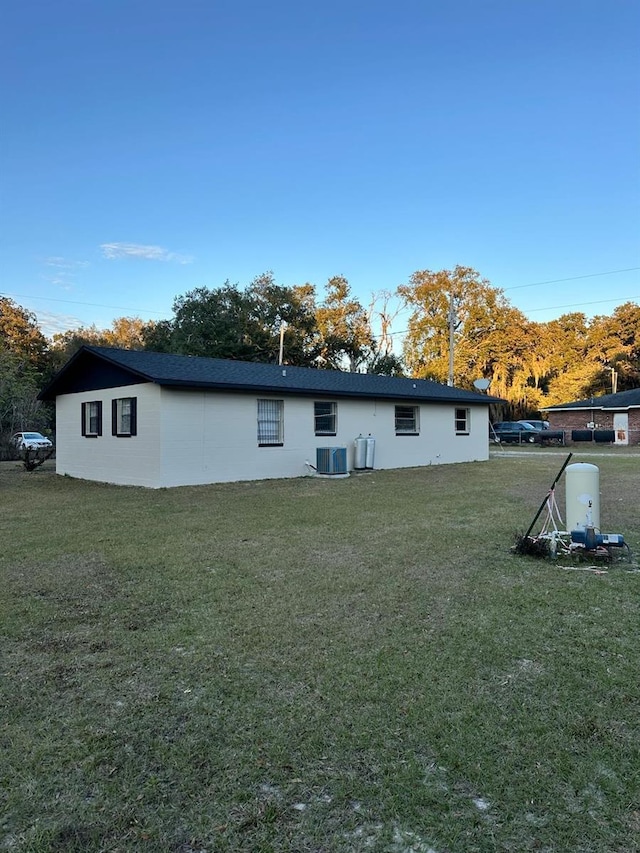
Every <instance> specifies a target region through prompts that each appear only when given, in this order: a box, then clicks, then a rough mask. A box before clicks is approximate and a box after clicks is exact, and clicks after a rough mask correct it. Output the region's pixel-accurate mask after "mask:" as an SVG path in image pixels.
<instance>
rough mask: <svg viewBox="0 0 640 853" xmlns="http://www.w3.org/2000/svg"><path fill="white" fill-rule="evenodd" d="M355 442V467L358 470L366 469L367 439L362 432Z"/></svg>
mask: <svg viewBox="0 0 640 853" xmlns="http://www.w3.org/2000/svg"><path fill="white" fill-rule="evenodd" d="M353 443H354V445H355V453H354V460H353V467H354V468H355V469H356V471H364V469H365V468H366V467H367V439H366V438H364V436H363V435H362V433H360V435H359V436H358V437H357V438H356V439H355V441H354V442H353Z"/></svg>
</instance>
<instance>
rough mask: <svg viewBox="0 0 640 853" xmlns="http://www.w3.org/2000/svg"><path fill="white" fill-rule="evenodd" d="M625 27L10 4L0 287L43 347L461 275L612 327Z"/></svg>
mask: <svg viewBox="0 0 640 853" xmlns="http://www.w3.org/2000/svg"><path fill="white" fill-rule="evenodd" d="M639 34H640V5H639V4H638V3H637V0H608V2H603V0H448V2H443V0H420V2H419V0H395V2H393V3H391V2H388V0H387V2H380V0H367V2H364V0H362V2H361V0H339V2H338V1H337V0H324V2H322V3H311V2H306V0H271V2H270V3H264V2H256V0H233V2H231V0H180V2H177V0H154V2H153V3H152V2H150V0H126V1H125V2H123V1H122V0H109V2H107V1H106V0H103V2H97V0H96V2H87V0H75V2H71V0H56V2H51V0H46V2H43V0H35V2H29V3H14V4H5V8H4V12H3V27H2V34H1V35H0V69H1V73H2V80H3V86H2V87H1V89H2V91H1V93H0V116H1V123H2V128H1V129H0V157H1V169H0V190H1V198H0V292H1V293H2V294H4V295H9V296H11V297H12V298H13V299H15V300H16V301H17V302H18V303H20V304H21V305H24V306H25V307H26V308H28V309H29V310H32V311H35V312H36V313H37V314H38V316H39V318H40V320H41V323H42V325H43V328H44V329H45V331H47V332H48V333H52V332H53V331H56V330H62V329H64V328H69V327H76V326H79V325H90V324H91V323H95V324H96V325H97V326H99V327H101V328H102V327H106V326H109V325H110V323H111V321H112V320H113V319H114V318H115V317H118V316H123V315H127V316H132V315H137V316H140V317H142V318H143V319H162V318H168V317H169V316H171V306H172V302H173V299H174V297H175V296H177V295H178V294H182V293H185V292H187V291H188V290H191V289H193V288H195V287H200V286H207V287H216V286H219V285H221V284H223V283H224V282H225V280H227V279H229V280H231V281H232V282H238V283H239V284H240V285H241V286H245V285H247V284H248V283H249V282H250V281H251V280H252V279H253V278H254V277H255V276H257V275H259V274H260V273H262V272H265V271H266V270H272V271H273V273H274V275H275V277H276V280H277V281H278V282H280V283H282V284H286V285H293V284H300V283H304V282H307V281H310V282H312V283H314V284H315V285H316V286H317V287H318V292H319V295H320V296H321V295H322V292H323V288H324V284H325V282H326V281H327V279H328V278H329V277H330V276H333V275H338V274H341V275H344V276H346V277H347V278H348V280H349V282H350V284H351V286H352V288H353V291H354V293H355V294H356V295H358V296H359V298H360V299H361V300H362V301H363V303H368V301H369V298H370V294H371V292H372V291H380V290H382V289H388V290H394V289H395V288H396V287H397V285H399V284H401V283H404V282H406V281H407V280H408V278H409V276H410V275H411V273H412V272H414V271H415V270H419V269H431V270H439V269H443V268H452V267H454V266H455V265H456V264H462V265H466V266H471V267H474V268H475V269H477V270H478V271H479V273H480V274H481V275H482V276H483V277H485V278H487V279H489V281H490V282H491V283H492V284H494V285H495V286H497V287H503V288H505V290H506V295H507V296H508V297H509V299H510V300H511V302H512V303H513V304H514V305H515V306H516V307H518V308H520V309H521V310H523V311H524V313H525V314H527V316H529V317H530V318H531V319H533V320H539V321H544V320H549V319H552V318H554V317H557V316H559V315H560V314H562V313H566V312H567V311H573V310H582V311H584V312H585V313H586V314H587V315H589V316H590V315H593V314H610V313H611V312H612V311H613V310H614V308H615V306H616V305H617V304H620V303H622V302H625V301H627V300H629V299H632V300H634V301H639V300H640V271H639V270H638V269H637V268H638V267H640V109H639V106H640V51H639V46H640V38H639ZM634 268H636V269H634ZM619 270H626V272H618V271H619ZM601 273H606V275H600V274H601ZM559 279H573V280H572V281H564V282H559V281H558V280H559ZM539 282H552V283H550V284H538V283H539ZM528 285H535V286H528ZM402 320H403V318H402V317H401V318H399V322H398V325H397V330H398V331H400V330H401V328H404V325H403V322H402ZM405 322H406V320H405Z"/></svg>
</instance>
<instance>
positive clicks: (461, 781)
mask: <svg viewBox="0 0 640 853" xmlns="http://www.w3.org/2000/svg"><path fill="white" fill-rule="evenodd" d="M565 457H566V450H565V449H564V448H559V449H558V451H557V452H553V451H551V452H545V451H542V450H540V449H539V448H532V449H531V450H530V451H528V452H524V453H520V452H513V453H509V452H506V453H502V454H500V455H496V456H494V457H492V459H491V461H490V462H488V463H483V464H463V465H452V466H441V467H430V468H421V469H413V470H403V471H384V472H379V471H376V472H373V473H369V474H363V475H358V476H352V477H351V478H349V479H344V480H335V481H333V480H326V479H311V478H309V479H299V480H286V481H270V482H265V481H263V482H258V483H238V484H223V485H214V486H208V487H193V488H178V489H170V490H159V491H150V490H143V489H138V488H123V487H114V486H107V485H100V484H93V483H85V482H81V481H78V480H73V479H69V478H64V477H57V476H56V475H55V474H54V473H53V471H52V469H51V467H49V465H50V463H47V465H46V466H44V467H43V468H41V469H38V470H36V471H34V472H33V473H27V472H25V471H24V470H23V469H22V468H20V466H19V465H17V464H16V463H3V464H2V465H0V541H1V543H2V548H1V549H0V578H1V583H2V595H1V596H0V632H1V635H2V640H1V652H2V668H1V669H2V688H1V691H0V702H1V704H2V718H1V721H0V738H1V744H0V746H1V752H0V755H1V758H0V782H1V785H0V788H1V793H0V798H1V800H0V850H5V849H6V850H10V851H20V852H21V853H22V851H37V853H49V851H60V853H63V852H64V853H70V852H71V851H78V853H80V851H82V853H94V851H109V853H116V851H149V853H156V851H170V853H196V851H206V853H214V851H215V853H218V851H252V852H253V851H258V853H259V851H265V853H266V851H301V852H302V851H316V853H319V851H323V853H331V851H385V853H404V851H423V853H427V851H430V853H474V851H486V853H492V851H513V853H521V851H529V850H531V851H536V852H537V853H540V851H558V853H578V851H579V853H590V851H593V853H604V852H605V851H615V853H631V851H639V850H640V688H639V683H640V630H639V629H640V572H639V571H638V570H637V568H634V565H629V564H627V565H624V564H614V565H612V566H604V567H603V568H604V569H605V571H604V572H603V573H595V572H593V571H584V570H579V571H573V570H570V568H571V567H569V566H565V567H564V568H561V567H560V566H558V565H554V564H552V563H549V562H545V561H536V560H534V559H531V558H526V557H518V556H515V555H513V554H511V553H510V551H509V549H510V546H511V545H512V544H513V541H514V538H515V535H516V533H517V532H523V531H524V530H525V529H526V528H527V527H528V525H529V522H530V521H531V519H532V517H533V515H534V514H535V512H536V510H537V509H538V506H539V505H540V503H541V501H542V499H543V498H544V496H545V494H546V491H547V489H548V487H549V485H550V484H551V482H552V480H553V478H554V477H555V474H556V472H557V471H558V470H559V468H560V465H561V464H562V462H563V461H564V458H565ZM573 461H593V462H595V464H597V465H598V466H599V468H600V486H601V492H602V497H601V522H602V528H603V530H605V532H609V533H623V534H624V535H625V537H626V539H627V541H628V542H629V543H630V545H631V548H632V549H633V551H634V553H635V554H636V555H637V554H638V553H639V552H640V518H639V516H638V494H639V493H640V453H638V452H635V453H633V452H628V453H620V454H619V453H615V452H612V453H605V454H603V455H602V456H598V457H597V458H596V456H595V454H594V455H593V456H590V455H589V453H586V452H581V453H580V455H579V456H576V457H575V458H574V460H573ZM558 502H559V505H560V508H561V510H562V513H563V515H564V492H563V483H562V482H561V484H560V487H559V490H558ZM635 562H637V560H636V561H634V563H635ZM587 565H588V564H587ZM587 565H583V566H578V564H577V563H576V566H577V567H578V568H579V569H584V568H587Z"/></svg>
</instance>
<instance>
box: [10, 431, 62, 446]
mask: <svg viewBox="0 0 640 853" xmlns="http://www.w3.org/2000/svg"><path fill="white" fill-rule="evenodd" d="M11 442H12V444H13V445H14V446H15V447H16V448H17V449H18V450H48V449H49V448H50V447H53V442H52V441H51V439H49V438H47V437H46V436H44V435H42V433H39V432H17V433H16V434H15V435H14V436H12V438H11Z"/></svg>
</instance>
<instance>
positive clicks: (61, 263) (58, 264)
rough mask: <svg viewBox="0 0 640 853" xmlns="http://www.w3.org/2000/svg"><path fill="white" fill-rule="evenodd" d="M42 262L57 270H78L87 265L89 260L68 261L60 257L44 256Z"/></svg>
mask: <svg viewBox="0 0 640 853" xmlns="http://www.w3.org/2000/svg"><path fill="white" fill-rule="evenodd" d="M44 263H45V264H46V265H47V266H48V267H55V268H56V269H59V270H78V269H83V268H84V267H88V266H89V261H69V260H67V258H60V257H51V258H45V259H44Z"/></svg>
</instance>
